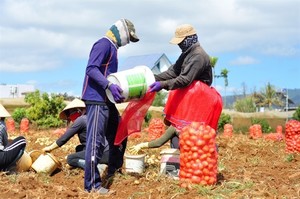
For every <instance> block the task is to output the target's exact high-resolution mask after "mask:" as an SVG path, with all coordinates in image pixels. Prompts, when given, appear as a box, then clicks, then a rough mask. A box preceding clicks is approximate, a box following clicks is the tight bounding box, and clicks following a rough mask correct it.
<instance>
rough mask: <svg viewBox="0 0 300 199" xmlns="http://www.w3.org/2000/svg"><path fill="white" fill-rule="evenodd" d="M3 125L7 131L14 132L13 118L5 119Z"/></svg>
mask: <svg viewBox="0 0 300 199" xmlns="http://www.w3.org/2000/svg"><path fill="white" fill-rule="evenodd" d="M5 125H6V130H7V132H8V133H12V132H15V130H16V126H15V120H14V119H13V118H7V119H6V120H5Z"/></svg>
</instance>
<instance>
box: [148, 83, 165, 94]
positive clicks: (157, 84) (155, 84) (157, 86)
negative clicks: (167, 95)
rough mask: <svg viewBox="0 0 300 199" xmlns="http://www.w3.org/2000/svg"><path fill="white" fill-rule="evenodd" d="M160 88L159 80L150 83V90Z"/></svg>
mask: <svg viewBox="0 0 300 199" xmlns="http://www.w3.org/2000/svg"><path fill="white" fill-rule="evenodd" d="M161 89H162V87H161V84H160V82H154V83H153V84H151V85H150V90H149V91H150V92H151V93H152V92H158V91H160V90H161Z"/></svg>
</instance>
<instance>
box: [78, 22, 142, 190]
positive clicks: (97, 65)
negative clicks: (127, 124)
mask: <svg viewBox="0 0 300 199" xmlns="http://www.w3.org/2000/svg"><path fill="white" fill-rule="evenodd" d="M137 41H139V38H138V37H137V36H136V33H135V27H134V25H133V23H132V22H131V21H129V20H128V19H120V20H118V21H117V22H115V24H113V25H112V26H111V28H110V29H109V30H108V31H107V32H106V34H105V36H104V37H102V38H101V39H99V40H98V41H96V42H95V43H94V45H93V47H92V49H91V52H90V56H89V60H88V64H87V67H86V71H85V77H84V82H83V89H82V100H83V101H84V102H85V105H86V114H87V142H86V154H85V161H86V164H85V175H84V188H85V190H86V191H88V192H90V191H92V190H93V191H96V192H98V193H99V194H104V195H107V194H110V193H111V191H109V190H108V189H107V188H108V187H107V188H104V187H103V186H104V185H103V184H104V183H103V181H102V179H101V177H100V175H99V172H98V170H97V169H96V166H97V164H98V161H99V159H101V157H102V156H103V151H104V147H105V139H106V140H107V141H108V144H109V160H108V174H107V177H106V178H110V177H112V176H113V175H114V173H115V172H116V171H117V170H118V169H120V168H121V167H122V164H123V156H124V152H125V148H126V143H127V141H126V140H124V141H123V143H122V144H121V146H115V145H114V140H115V137H116V132H117V128H118V124H119V118H120V115H119V112H118V110H117V108H116V106H115V104H114V103H112V102H110V101H109V100H108V98H107V96H106V89H109V91H110V92H111V94H112V96H113V98H114V101H115V102H116V103H121V102H123V100H124V99H125V98H124V97H123V96H122V92H123V91H122V89H121V88H120V87H119V86H118V85H117V84H112V83H111V82H109V81H108V80H107V76H108V75H109V74H111V73H115V72H117V71H118V58H117V51H118V49H119V48H120V47H121V46H125V45H126V44H128V43H129V42H137Z"/></svg>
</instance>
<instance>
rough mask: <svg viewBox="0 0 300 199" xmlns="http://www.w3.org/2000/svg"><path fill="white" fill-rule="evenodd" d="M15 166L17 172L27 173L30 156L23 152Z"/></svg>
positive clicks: (30, 163) (29, 165) (30, 162)
mask: <svg viewBox="0 0 300 199" xmlns="http://www.w3.org/2000/svg"><path fill="white" fill-rule="evenodd" d="M16 165H17V171H18V172H23V171H28V170H29V169H30V167H31V165H32V159H31V157H30V155H29V154H28V153H27V152H26V151H24V153H23V155H22V156H21V158H20V159H19V160H18V162H17V164H16Z"/></svg>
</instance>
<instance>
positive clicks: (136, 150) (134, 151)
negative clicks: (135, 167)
mask: <svg viewBox="0 0 300 199" xmlns="http://www.w3.org/2000/svg"><path fill="white" fill-rule="evenodd" d="M144 148H148V142H142V143H140V144H137V145H134V146H132V147H130V148H129V149H128V151H129V153H130V154H133V155H136V154H138V153H139V151H140V150H141V149H144Z"/></svg>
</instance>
